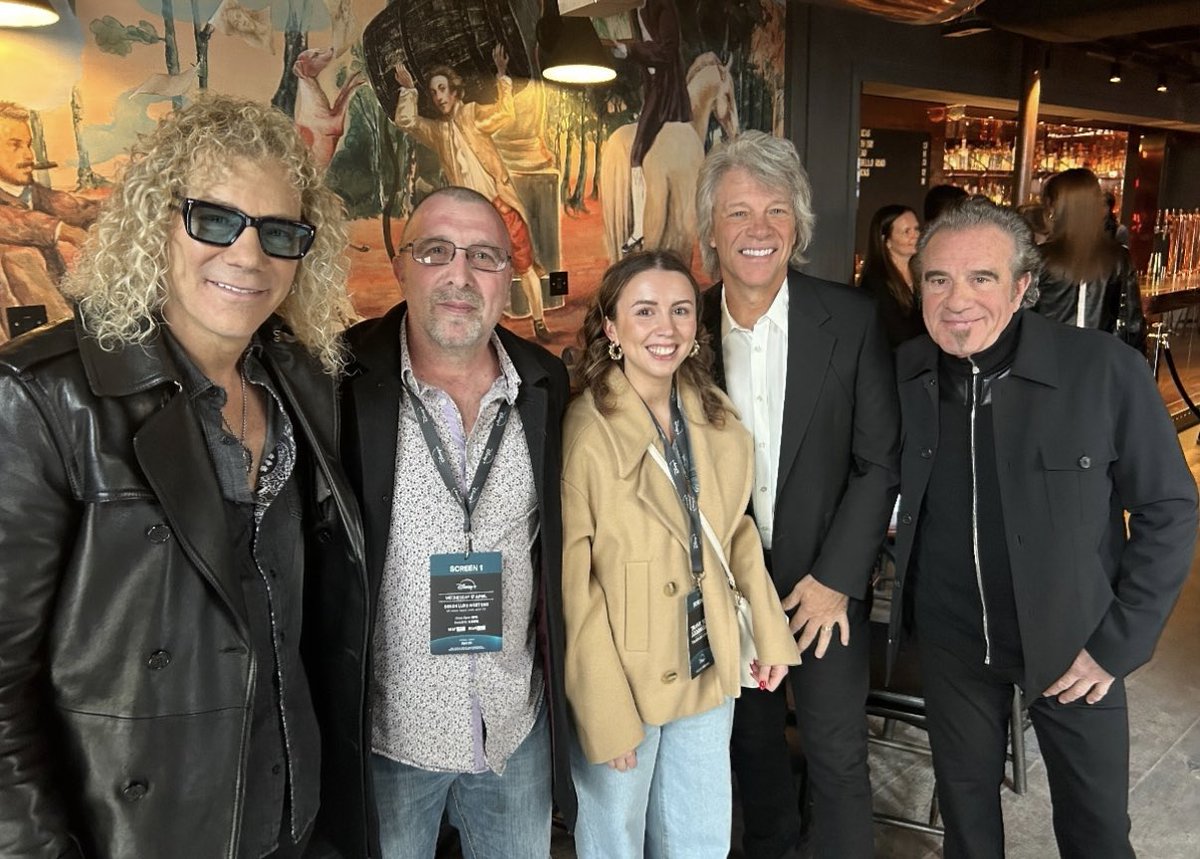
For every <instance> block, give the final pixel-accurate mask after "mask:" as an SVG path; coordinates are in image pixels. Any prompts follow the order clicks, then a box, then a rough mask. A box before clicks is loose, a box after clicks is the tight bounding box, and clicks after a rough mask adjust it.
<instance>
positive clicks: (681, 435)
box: [646, 387, 704, 587]
mask: <svg viewBox="0 0 1200 859" xmlns="http://www.w3.org/2000/svg"><path fill="white" fill-rule="evenodd" d="M646 411H650V407H649V406H647V407H646ZM650 420H652V421H653V422H654V428H655V429H656V430H658V437H659V438H660V439H662V443H663V454H664V456H665V458H666V460H667V467H668V468H669V469H670V471H671V483H672V484H673V485H674V486H675V494H676V495H678V496H679V501H680V503H681V504H683V509H684V512H685V513H687V517H688V524H689V525H690V527H691V539H690V540H689V543H688V548H689V552H690V554H691V556H692V578H693V579H694V580H695V582H696V586H697V587H699V586H700V580H701V579H703V578H704V553H703V551H702V550H701V548H700V483H699V481H698V480H697V479H696V469H695V468H693V467H692V445H691V442H690V441H689V439H688V428H687V421H686V420H684V418H683V412H682V411H681V410H680V408H679V395H678V393H677V392H676V390H675V388H674V387H672V388H671V431H672V432H673V433H674V434H675V440H674V441H668V440H667V434H666V433H665V432H663V428H662V427H661V426H660V425H659V423H658V418H656V417H655V416H654V412H650Z"/></svg>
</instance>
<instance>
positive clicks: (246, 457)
mask: <svg viewBox="0 0 1200 859" xmlns="http://www.w3.org/2000/svg"><path fill="white" fill-rule="evenodd" d="M238 378H239V379H240V380H241V383H242V431H241V432H240V433H237V440H238V446H239V447H240V448H241V449H242V465H243V466H244V467H245V469H246V475H247V476H249V474H250V471H251V470H252V469H253V468H254V454H253V453H251V452H250V448H249V447H247V446H246V370H245V368H244V367H241V366H239V367H238ZM221 423H222V424H223V425H224V426H225V430H226V431H227V432H228V433H229V434H230V435H234V432H233V427H231V426H230V425H229V420H228V419H227V418H226V417H225V410H224V409H221Z"/></svg>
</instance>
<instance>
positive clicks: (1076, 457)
mask: <svg viewBox="0 0 1200 859" xmlns="http://www.w3.org/2000/svg"><path fill="white" fill-rule="evenodd" d="M1039 456H1040V464H1041V467H1042V471H1043V478H1044V480H1045V484H1046V501H1047V504H1048V505H1049V510H1050V519H1051V521H1052V522H1053V523H1054V524H1055V525H1056V526H1058V527H1062V528H1077V527H1079V526H1081V525H1085V524H1088V523H1092V522H1095V521H1097V517H1099V521H1103V519H1104V516H1105V515H1106V512H1107V509H1108V500H1109V494H1110V492H1111V486H1110V485H1109V480H1110V479H1109V473H1108V472H1109V467H1110V466H1111V464H1112V461H1113V460H1114V459H1116V452H1115V451H1114V450H1113V447H1112V444H1111V443H1109V442H1107V441H1095V440H1088V439H1071V438H1062V439H1054V440H1053V441H1048V442H1045V443H1043V444H1042V446H1041V448H1040V453H1039Z"/></svg>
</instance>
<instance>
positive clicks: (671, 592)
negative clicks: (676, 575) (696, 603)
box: [663, 582, 679, 597]
mask: <svg viewBox="0 0 1200 859" xmlns="http://www.w3.org/2000/svg"><path fill="white" fill-rule="evenodd" d="M677 590H679V585H677V584H675V583H674V582H667V583H666V584H665V585H663V593H664V594H666V595H667V596H669V597H673V596H675V592H676V591H677Z"/></svg>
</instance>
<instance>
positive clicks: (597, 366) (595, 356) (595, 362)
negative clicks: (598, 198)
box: [571, 250, 727, 427]
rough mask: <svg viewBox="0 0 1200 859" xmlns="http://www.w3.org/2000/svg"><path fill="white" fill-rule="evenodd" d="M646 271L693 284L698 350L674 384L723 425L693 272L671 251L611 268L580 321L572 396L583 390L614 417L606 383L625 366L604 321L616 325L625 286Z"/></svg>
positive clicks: (629, 258)
mask: <svg viewBox="0 0 1200 859" xmlns="http://www.w3.org/2000/svg"><path fill="white" fill-rule="evenodd" d="M647 271H669V272H675V273H676V274H681V275H683V276H684V277H686V278H687V280H688V283H690V284H691V285H692V292H693V294H694V295H695V298H696V342H697V343H699V344H700V351H699V352H698V353H697V354H696V355H695V357H689V358H686V359H685V360H684V362H683V363H682V364H681V365H680V366H679V369H678V370H676V371H675V377H676V380H680V379H681V380H682V381H683V382H684V383H685V384H687V385H691V386H692V387H694V388H695V389H696V390H697V391H698V392H699V394H700V403H701V407H702V408H703V409H704V417H705V418H706V419H707V420H708V422H709V423H711V424H713V425H714V426H718V427H720V426H724V425H725V415H726V411H727V410H726V407H725V404H724V402H723V401H722V400H721V397H720V394H719V393H718V391H717V386H716V383H715V382H713V377H712V362H713V351H712V345H711V343H710V338H709V336H708V329H706V328H705V327H704V326H703V325H701V324H700V315H699V314H700V286H699V284H697V283H696V279H695V278H694V277H692V273H691V271H690V270H689V269H688V267H687V266H686V265H685V264H684V262H683V260H681V259H680V258H679V257H678V256H676V255H675V254H674V253H673V252H671V251H665V250H652V251H643V252H642V253H636V254H630V255H629V256H627V257H625V258H624V259H622V260H621V261H620V262H617V263H614V264H613V265H611V266H609V268H608V271H606V272H604V277H603V278H602V279H601V280H600V288H599V289H597V290H596V295H595V297H594V298H593V299H592V303H591V305H590V306H589V307H588V310H587V315H586V316H584V319H583V330H582V332H581V333H580V339H581V341H582V351H583V354H582V355H580V356H579V359H578V360H577V361H576V362H575V363H574V365H573V366H572V368H571V375H572V381H573V382H574V387H575V390H576V392H579V391H583V390H584V389H586V390H589V391H591V392H592V400H593V401H594V402H595V403H596V408H597V409H598V410H599V411H600V414H602V415H609V414H612V411H613V409H614V408H615V407H616V405H615V404H614V403H613V400H612V390H611V388H610V387H609V384H608V374H609V372H611V371H612V369H613V368H614V366H615V367H618V368H620V369H621V370H622V371H623V370H624V366H625V361H624V359H623V358H622V359H621V360H620V361H613V360H612V358H610V357H609V355H608V344H609V339H608V336H607V335H606V334H605V333H604V321H605V320H606V319H611V320H615V319H616V315H617V302H618V301H619V300H620V298H621V293H622V292H623V291H624V289H625V287H626V285H628V284H629V282H630V281H632V280H633V279H634V278H635V277H637V276H638V275H639V274H642V273H643V272H647Z"/></svg>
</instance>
